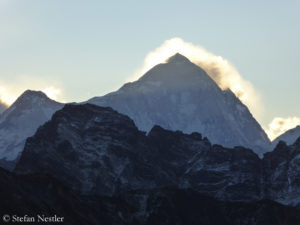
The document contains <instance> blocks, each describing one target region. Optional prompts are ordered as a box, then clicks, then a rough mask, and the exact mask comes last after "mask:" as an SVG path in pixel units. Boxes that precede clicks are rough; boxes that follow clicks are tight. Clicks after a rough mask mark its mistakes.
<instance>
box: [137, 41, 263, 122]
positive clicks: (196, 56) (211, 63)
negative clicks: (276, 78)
mask: <svg viewBox="0 0 300 225" xmlns="http://www.w3.org/2000/svg"><path fill="white" fill-rule="evenodd" d="M176 53H180V54H182V55H184V56H186V57H187V58H189V60H190V61H192V62H193V63H195V64H197V65H198V66H200V67H201V68H203V69H204V70H205V71H206V72H207V73H208V75H209V76H210V77H211V78H213V79H214V81H215V82H216V83H217V84H218V85H219V87H220V88H222V89H223V90H225V89H228V88H230V89H231V91H232V92H233V93H234V94H235V95H236V96H237V97H238V98H239V99H240V100H241V101H242V102H243V103H244V104H245V105H247V107H248V108H249V109H250V111H251V113H252V114H253V115H254V116H255V117H256V118H258V119H259V118H260V117H261V115H262V112H263V104H262V102H261V98H260V96H259V94H258V91H257V90H255V89H254V87H253V85H252V84H251V83H250V82H249V81H247V80H245V79H244V78H243V77H242V76H241V75H240V74H239V72H238V71H237V70H236V69H235V68H234V66H233V65H232V64H231V63H230V62H229V61H228V60H226V59H224V58H223V57H221V56H217V55H214V54H213V53H210V52H208V51H207V50H205V49H204V48H203V47H201V46H198V45H194V44H192V43H188V42H185V41H184V40H182V39H181V38H172V39H170V40H167V41H165V42H164V43H163V44H162V45H161V46H160V47H158V48H157V49H155V50H154V51H152V52H150V53H148V55H147V56H146V58H145V60H144V64H143V67H142V68H141V69H139V70H138V72H137V73H136V74H135V76H134V78H132V79H131V81H132V80H136V79H137V78H138V77H140V76H141V75H143V74H144V73H145V72H147V71H148V70H149V69H151V68H152V67H153V66H155V65H157V64H159V63H163V62H165V60H166V59H168V58H169V57H170V56H172V55H174V54H176Z"/></svg>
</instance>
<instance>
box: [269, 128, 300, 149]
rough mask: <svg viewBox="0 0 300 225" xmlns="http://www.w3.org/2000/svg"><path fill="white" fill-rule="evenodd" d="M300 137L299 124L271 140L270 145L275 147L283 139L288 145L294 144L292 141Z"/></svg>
mask: <svg viewBox="0 0 300 225" xmlns="http://www.w3.org/2000/svg"><path fill="white" fill-rule="evenodd" d="M299 137H300V126H297V127H295V128H293V129H290V130H288V131H286V132H285V133H284V134H282V135H280V136H279V137H277V138H276V139H275V140H274V141H273V142H272V145H273V147H275V146H276V145H277V144H278V143H279V141H284V142H285V143H287V144H288V145H291V144H294V142H295V141H296V140H297V139H298V138H299Z"/></svg>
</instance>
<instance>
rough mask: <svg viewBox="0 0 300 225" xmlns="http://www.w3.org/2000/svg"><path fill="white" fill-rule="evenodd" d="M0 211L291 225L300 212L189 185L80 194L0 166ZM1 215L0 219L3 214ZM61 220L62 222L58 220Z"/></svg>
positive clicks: (98, 222) (111, 220)
mask: <svg viewBox="0 0 300 225" xmlns="http://www.w3.org/2000/svg"><path fill="white" fill-rule="evenodd" d="M0 199H1V204H0V213H1V216H2V215H8V216H10V219H11V223H9V222H8V223H5V224H15V223H14V222H12V219H13V216H19V217H24V216H25V215H27V218H34V219H35V223H34V222H32V223H30V224H40V223H37V215H43V216H45V217H54V216H55V215H56V217H57V218H60V219H63V223H62V224H66V225H77V224H78V225H82V224H90V225H102V224H103V225H108V224H109V225H157V224H165V225H174V224H175V225H193V224H199V225H212V224H213V225H240V224H247V225H257V224H258V225H295V224H300V216H299V215H300V214H299V210H298V209H297V208H295V207H290V206H284V205H281V204H278V203H275V202H272V201H269V200H263V201H255V202H249V203H247V202H244V203H243V202H223V201H219V200H216V199H215V198H212V197H207V196H203V195H201V194H199V193H198V192H196V191H194V190H191V189H174V188H171V189H170V188H169V189H167V188H159V189H152V190H135V191H130V192H124V193H122V194H118V195H114V196H111V197H108V196H94V195H93V196H83V195H80V194H78V193H77V192H74V191H73V190H71V189H70V188H68V187H65V186H64V185H63V184H62V183H61V182H59V181H57V180H56V179H55V178H53V177H51V176H48V175H45V174H27V175H15V174H13V173H10V172H6V171H4V170H2V169H0ZM1 219H2V218H1ZM58 224H61V223H58Z"/></svg>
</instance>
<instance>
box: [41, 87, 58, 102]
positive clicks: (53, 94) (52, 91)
mask: <svg viewBox="0 0 300 225" xmlns="http://www.w3.org/2000/svg"><path fill="white" fill-rule="evenodd" d="M42 92H44V93H45V94H46V95H47V96H48V97H49V98H51V99H53V100H57V99H58V97H59V96H60V95H61V90H60V89H58V88H55V87H53V86H50V87H46V88H44V89H43V90H42Z"/></svg>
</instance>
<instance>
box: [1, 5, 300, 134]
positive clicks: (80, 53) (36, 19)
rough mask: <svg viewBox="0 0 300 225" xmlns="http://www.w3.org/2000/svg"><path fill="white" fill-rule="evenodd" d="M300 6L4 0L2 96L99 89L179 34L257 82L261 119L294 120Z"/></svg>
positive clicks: (82, 96) (299, 77)
mask: <svg viewBox="0 0 300 225" xmlns="http://www.w3.org/2000/svg"><path fill="white" fill-rule="evenodd" d="M299 11H300V1H299V0H287V1H282V0H281V1H279V0H277V1H276V0H275V1H274V0H273V1H271V0H270V1H269V0H266V1H258V0H253V1H243V0H239V1H237V0H236V1H233V0H228V1H199V0H198V1H175V0H172V1H89V0H84V1H83V0H81V1H76V0H0V95H2V98H5V99H7V101H12V100H13V99H15V98H16V97H17V96H18V95H20V94H21V93H22V92H23V91H24V90H26V89H29V88H30V89H40V90H44V91H46V92H48V93H49V94H50V95H52V97H56V98H57V100H60V101H65V102H66V101H83V100H87V99H89V98H91V97H93V96H100V95H103V94H106V93H108V92H110V91H113V90H116V89H117V88H119V87H120V86H122V84H123V83H124V82H125V81H128V79H130V78H131V77H133V76H134V75H135V74H136V73H137V71H139V69H140V68H141V67H142V66H143V63H144V60H145V57H146V56H147V55H148V53H149V52H151V51H154V50H155V49H156V48H158V47H159V46H161V45H162V44H163V43H164V42H165V41H166V40H170V39H172V38H174V37H179V38H181V39H183V40H184V41H185V42H188V43H193V44H194V45H197V46H201V47H203V48H205V49H206V50H207V51H208V52H210V53H212V54H214V55H217V56H222V58H224V59H226V60H228V61H229V62H230V63H231V64H232V65H233V66H234V67H235V69H236V70H237V71H238V72H239V74H240V75H241V76H242V78H243V79H244V80H246V81H249V82H250V83H251V84H252V86H253V88H254V90H255V91H257V93H258V94H259V95H260V99H261V100H260V101H261V102H262V108H263V113H262V114H261V115H260V116H259V118H257V119H258V121H259V122H260V123H261V125H262V126H263V127H265V128H267V127H268V124H270V123H271V121H272V120H273V119H275V118H276V119H275V120H274V121H275V122H274V123H273V124H272V126H273V128H272V129H281V128H282V127H280V128H279V127H276V126H277V125H278V124H282V123H281V122H280V123H279V122H278V118H279V119H280V118H281V121H283V122H284V123H283V124H285V126H287V127H289V126H294V125H295V123H300V120H299V119H298V118H299V117H300V106H299V104H298V102H299V97H300V91H299V85H300V71H299V66H298V64H299V59H300V45H299V40H300V25H299V21H300V13H299ZM288 118H289V119H288ZM276 121H277V122H276ZM288 124H291V125H288ZM280 126H281V125H280Z"/></svg>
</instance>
